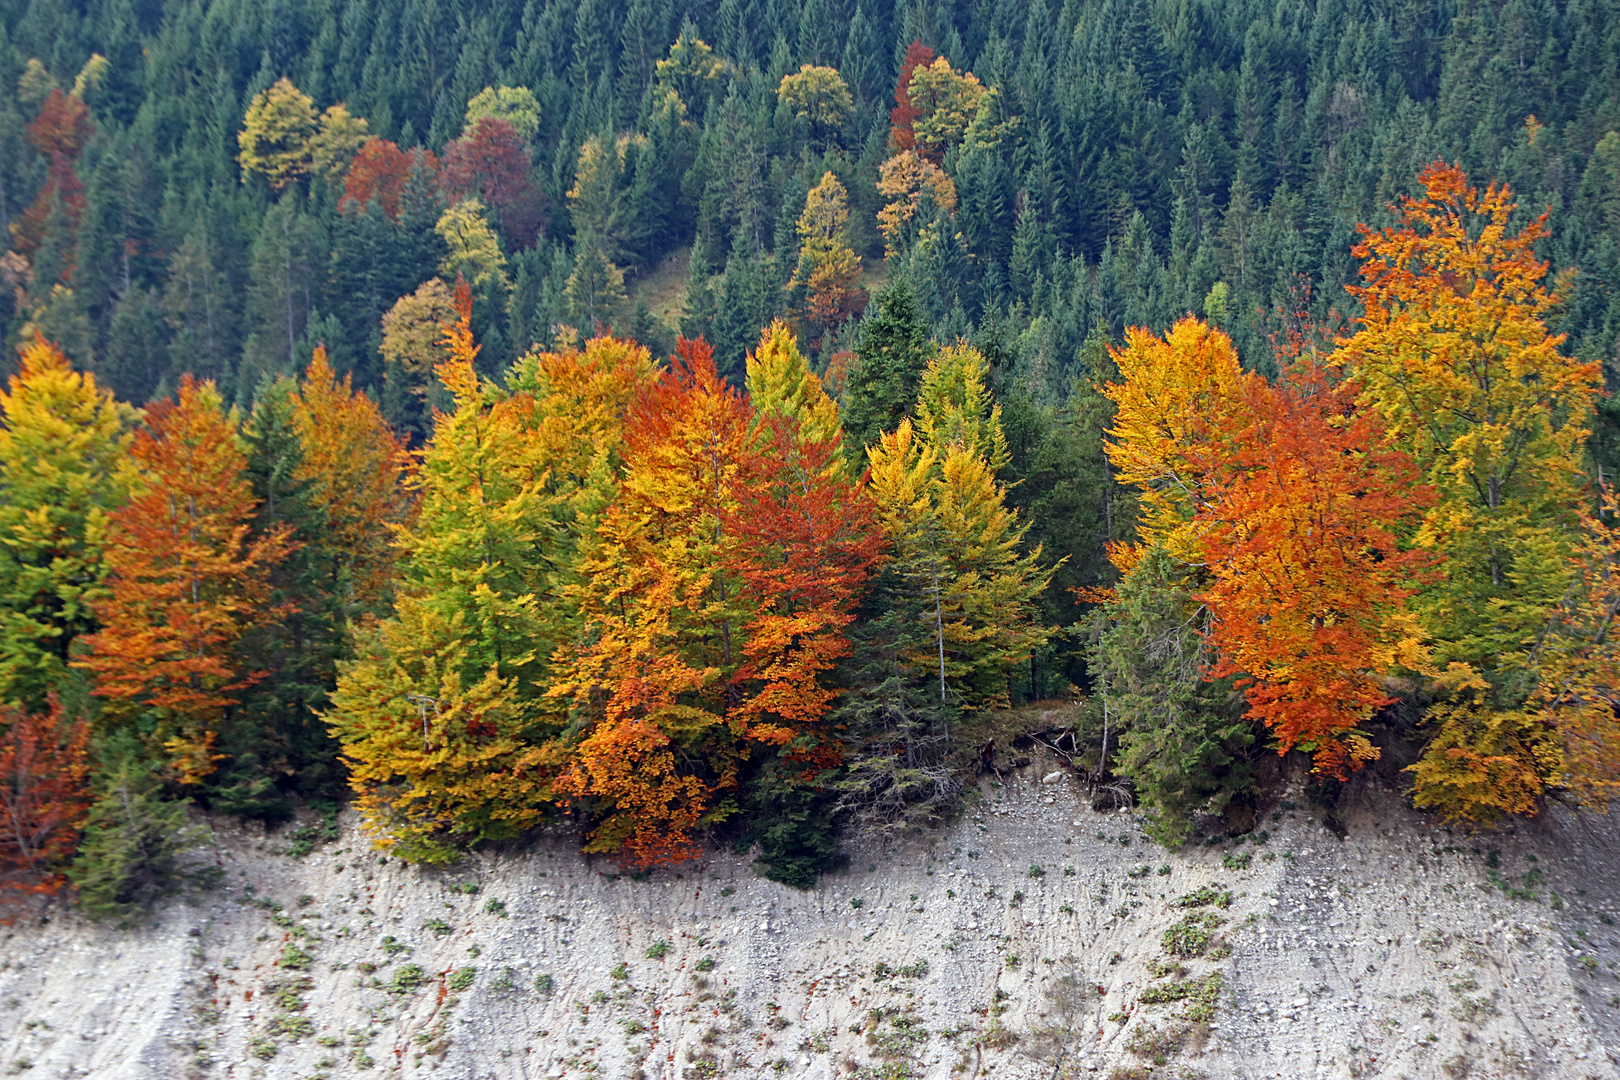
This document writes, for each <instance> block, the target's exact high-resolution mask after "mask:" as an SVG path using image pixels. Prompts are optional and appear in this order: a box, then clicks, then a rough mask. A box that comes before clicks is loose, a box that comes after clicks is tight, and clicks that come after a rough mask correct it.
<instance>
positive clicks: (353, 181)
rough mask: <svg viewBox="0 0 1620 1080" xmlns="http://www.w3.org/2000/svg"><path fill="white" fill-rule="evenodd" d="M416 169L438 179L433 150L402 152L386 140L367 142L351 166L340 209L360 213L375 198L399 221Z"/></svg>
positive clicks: (383, 208)
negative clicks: (407, 186)
mask: <svg viewBox="0 0 1620 1080" xmlns="http://www.w3.org/2000/svg"><path fill="white" fill-rule="evenodd" d="M413 167H416V168H420V169H423V170H425V171H426V172H427V173H428V174H429V175H431V176H437V175H438V172H439V160H438V158H436V157H434V156H433V152H432V151H431V150H423V149H421V148H420V147H413V148H412V149H410V150H401V149H400V148H399V147H398V146H395V145H394V144H393V143H391V142H389V141H388V140H387V139H367V140H366V142H365V144H364V145H363V146H361V147H360V149H359V151H358V152H356V154H355V155H354V160H353V161H352V162H351V163H350V165H349V171H348V173H347V174H346V175H345V177H344V180H343V198H342V200H341V201H340V202H339V204H338V208H339V209H340V210H343V211H345V212H348V211H353V210H358V209H361V208H363V207H364V206H365V205H366V203H368V202H370V201H371V200H372V199H376V200H377V202H378V203H379V204H380V205H381V206H382V211H383V214H384V215H386V216H387V218H388V220H389V221H398V220H399V201H400V199H401V198H403V197H404V194H405V185H406V184H407V183H409V181H410V178H411V170H412V168H413Z"/></svg>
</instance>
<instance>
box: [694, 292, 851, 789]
mask: <svg viewBox="0 0 1620 1080" xmlns="http://www.w3.org/2000/svg"><path fill="white" fill-rule="evenodd" d="M747 370H748V397H749V403H750V405H751V406H752V409H753V413H754V415H753V425H754V441H753V445H752V446H751V448H750V451H749V453H748V455H747V457H746V467H745V469H744V471H743V474H742V476H741V487H740V492H739V495H738V500H737V506H736V508H735V509H733V510H732V511H730V512H729V513H728V514H727V515H726V525H727V528H728V530H729V531H730V532H731V533H732V534H733V535H734V536H737V537H738V538H739V539H740V541H741V542H740V543H739V544H737V545H736V546H735V547H734V548H732V549H731V551H730V555H731V558H732V563H731V567H730V569H732V570H733V571H734V572H735V574H736V575H737V576H738V577H739V578H740V579H741V582H742V592H743V596H744V599H745V607H746V609H747V611H748V613H749V614H748V623H747V626H746V631H745V638H746V641H745V644H744V645H743V663H742V666H741V667H739V668H738V669H737V671H736V673H735V674H734V675H733V677H732V682H733V685H734V686H735V687H737V688H738V689H739V690H740V691H741V695H742V699H741V701H740V702H739V704H738V705H737V707H736V710H735V714H736V715H737V716H739V717H740V718H742V719H743V720H744V722H746V723H747V725H748V727H747V731H746V734H745V737H746V738H749V739H754V740H758V741H761V742H765V743H770V744H774V745H778V746H783V747H787V748H789V752H790V756H792V757H794V758H796V759H799V760H803V761H806V762H808V763H810V764H811V765H814V766H819V767H821V768H826V767H829V766H831V765H835V764H837V760H838V750H837V744H836V743H835V742H834V741H833V740H832V738H831V736H830V733H829V732H828V731H827V730H826V728H825V725H823V724H822V721H823V720H824V719H825V717H826V713H827V710H828V709H829V707H830V706H831V704H832V702H833V700H834V698H836V697H837V691H836V690H834V689H833V688H831V687H829V686H828V685H827V684H826V676H827V674H828V673H829V672H830V671H831V670H832V668H833V666H834V665H835V664H836V663H837V661H838V660H840V659H841V658H843V657H845V656H848V655H849V653H850V643H849V639H848V637H847V636H846V634H845V629H846V628H847V627H848V626H849V624H850V623H851V622H853V621H854V619H855V610H854V609H855V605H856V603H857V602H858V601H859V599H860V595H861V593H862V591H863V589H864V586H865V584H866V580H867V577H868V575H869V574H870V572H871V569H872V567H873V565H874V564H875V563H876V562H877V559H878V556H879V553H880V551H881V548H882V537H881V535H880V534H879V533H878V532H877V529H876V526H875V523H874V521H873V508H872V504H871V499H870V497H869V496H868V495H867V493H866V492H865V490H864V489H863V488H861V487H860V486H859V485H858V484H857V483H855V482H854V481H853V480H851V479H850V478H849V476H848V472H847V468H846V466H845V459H844V456H843V451H842V448H841V447H840V445H839V443H840V439H841V435H842V428H841V427H840V425H839V423H838V407H837V406H836V405H834V404H833V401H832V399H831V398H829V397H828V396H827V393H826V391H824V390H823V389H822V388H821V382H820V380H818V379H817V378H816V376H815V374H814V373H813V372H811V370H810V367H809V365H808V364H807V363H806V362H805V359H804V356H803V355H802V354H801V353H800V352H799V350H798V348H797V344H796V342H795V341H794V340H793V337H792V335H791V334H790V333H789V332H788V331H787V329H786V328H785V327H784V326H782V324H781V323H775V324H773V325H772V326H770V327H768V328H766V330H765V332H764V333H763V334H762V335H761V337H760V343H759V348H758V349H757V350H755V351H754V352H753V353H751V354H749V356H748V369H747ZM809 771H811V772H812V773H813V772H814V771H815V770H814V769H811V770H809Z"/></svg>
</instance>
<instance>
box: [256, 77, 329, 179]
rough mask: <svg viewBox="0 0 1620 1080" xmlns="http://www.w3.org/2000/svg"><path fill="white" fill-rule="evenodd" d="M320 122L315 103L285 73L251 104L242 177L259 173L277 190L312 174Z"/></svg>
mask: <svg viewBox="0 0 1620 1080" xmlns="http://www.w3.org/2000/svg"><path fill="white" fill-rule="evenodd" d="M317 128H318V122H317V120H316V117H315V103H314V101H312V100H311V99H310V97H309V95H308V94H306V93H304V92H303V91H302V90H300V89H298V87H296V86H294V85H293V84H292V81H291V80H289V79H288V78H287V77H286V76H285V75H283V76H282V77H281V78H279V79H277V80H276V82H275V84H274V85H273V86H271V87H269V88H268V89H266V90H261V91H260V92H259V93H258V94H256V95H255V96H254V98H253V100H252V101H251V102H250V103H249V104H248V109H247V113H246V115H244V116H243V118H242V130H241V131H240V132H239V133H238V134H237V136H236V142H237V145H238V146H239V147H240V149H241V156H240V160H241V163H242V176H243V178H244V179H246V178H247V177H248V176H251V175H254V174H257V175H259V176H262V177H264V178H265V180H266V181H267V182H268V183H269V184H270V186H271V187H272V188H273V189H275V190H276V191H281V190H282V189H284V188H286V187H287V185H289V184H292V183H294V182H296V181H298V180H301V179H303V178H304V177H305V176H307V175H309V159H310V139H311V138H312V137H313V136H314V135H315V133H316V130H317Z"/></svg>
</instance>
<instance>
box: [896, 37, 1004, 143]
mask: <svg viewBox="0 0 1620 1080" xmlns="http://www.w3.org/2000/svg"><path fill="white" fill-rule="evenodd" d="M987 93H989V91H987V90H986V89H985V88H984V85H983V84H982V83H980V82H979V79H978V76H976V75H974V74H973V72H971V71H962V72H958V71H956V70H954V69H953V68H952V67H951V62H950V61H949V60H947V59H945V58H944V57H943V56H941V57H938V58H937V59H935V60H934V61H933V62H932V63H930V64H928V65H926V66H923V65H918V66H917V67H916V68H915V69H914V70H913V71H912V73H911V81H910V82H909V83H908V84H907V85H906V96H907V97H908V98H909V99H910V101H911V106H912V108H913V109H914V110H915V112H916V115H915V117H914V118H913V119H912V121H911V129H912V135H913V140H914V142H915V144H916V150H917V153H918V154H919V155H921V156H922V157H924V158H927V159H928V160H929V161H931V162H933V163H934V164H936V165H937V164H939V163H940V162H941V161H942V160H943V159H944V157H945V151H946V150H948V149H950V148H951V147H953V146H956V145H958V144H959V143H961V141H962V138H963V136H964V135H965V134H966V133H967V129H968V125H969V124H971V123H972V122H973V120H974V118H975V117H977V116H978V113H979V107H980V106H981V105H982V104H983V103H984V98H985V95H986V94H987Z"/></svg>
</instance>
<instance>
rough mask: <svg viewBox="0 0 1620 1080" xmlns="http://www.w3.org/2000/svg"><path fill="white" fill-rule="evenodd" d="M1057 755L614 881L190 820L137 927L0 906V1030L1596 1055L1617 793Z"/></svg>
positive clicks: (1281, 1064) (136, 1049)
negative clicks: (197, 834)
mask: <svg viewBox="0 0 1620 1080" xmlns="http://www.w3.org/2000/svg"><path fill="white" fill-rule="evenodd" d="M1054 773H1055V770H1053V769H1052V768H1051V767H1050V765H1049V764H1047V763H1042V762H1039V761H1037V762H1036V763H1035V764H1034V765H1032V766H1031V767H1030V768H1028V769H1026V770H1024V771H1023V772H1022V773H1021V774H1019V773H1014V774H1009V775H1008V776H1007V777H1006V778H1005V781H1004V783H1003V784H1002V785H1001V786H997V785H995V784H992V783H989V782H986V783H985V784H983V785H982V787H981V789H980V790H981V794H982V796H983V799H982V801H981V802H979V803H978V804H977V805H976V807H975V808H974V810H973V811H972V812H971V813H970V815H969V816H968V817H967V818H966V819H964V820H963V821H961V822H960V823H958V824H957V825H956V826H954V827H953V828H952V829H950V830H949V831H948V832H946V833H945V834H944V835H942V836H941V837H939V838H938V840H937V842H935V843H934V844H933V845H932V846H927V847H923V846H917V847H908V848H894V849H889V850H883V851H877V850H872V851H861V852H857V854H856V855H855V857H854V861H853V864H852V865H851V866H850V867H849V868H848V870H847V871H846V872H843V873H840V874H837V875H833V876H829V877H826V878H824V879H823V880H822V882H821V884H820V886H819V887H818V888H816V889H815V890H813V891H809V892H800V891H795V890H792V889H788V888H785V887H782V886H780V885H776V884H774V883H771V882H768V881H765V880H762V879H760V878H757V877H756V876H754V874H753V873H751V871H750V870H749V868H748V865H747V860H746V859H744V858H740V857H736V856H733V855H731V854H729V853H726V854H715V855H713V856H712V857H711V858H710V859H709V860H708V861H707V862H705V863H704V864H702V865H701V866H694V867H689V868H688V869H687V870H685V871H684V872H682V873H659V874H655V875H653V876H652V877H651V878H649V879H646V880H634V879H631V878H628V877H623V876H619V875H616V874H615V873H613V869H614V868H613V867H612V866H610V865H606V864H602V863H594V864H593V863H591V862H589V861H587V860H585V859H583V858H581V857H580V856H578V855H577V854H576V853H575V852H574V849H573V846H572V845H571V843H570V841H569V838H566V837H563V836H556V837H553V838H551V839H549V840H548V841H547V842H544V843H541V844H538V845H536V846H535V847H534V848H533V849H532V850H529V851H526V852H523V853H506V854H499V855H495V854H491V855H485V856H482V857H479V858H477V859H474V860H469V861H468V862H467V863H465V864H463V865H461V866H459V867H456V868H453V869H452V870H450V871H446V872H442V873H440V872H434V871H425V870H422V869H419V868H416V867H410V866H405V865H402V864H401V863H399V862H398V861H397V860H394V859H388V858H385V857H381V856H379V855H378V854H376V853H374V852H372V851H370V850H369V847H368V845H367V843H366V841H365V839H364V838H363V837H361V836H359V835H357V834H356V833H355V832H354V831H353V829H352V827H350V825H349V824H348V823H347V822H345V825H344V828H343V832H342V836H341V838H340V839H339V840H337V841H335V842H332V843H328V844H326V845H324V846H323V847H320V848H318V849H317V850H315V851H314V852H313V853H311V854H309V855H308V856H306V857H305V858H303V859H302V860H295V859H293V858H292V857H290V856H287V855H285V854H282V853H281V852H280V849H281V848H283V847H284V845H285V844H286V838H285V836H281V835H272V836H269V837H266V836H263V835H257V834H252V833H248V832H243V831H238V830H234V829H230V828H227V827H224V826H216V828H218V832H217V844H218V846H217V848H215V849H214V854H215V855H216V856H217V859H218V862H219V865H220V866H221V867H222V868H223V869H224V871H225V876H224V878H223V882H222V884H221V885H220V886H219V887H218V888H217V889H214V890H212V891H210V892H207V893H203V894H200V895H198V896H196V897H194V898H193V899H191V900H189V901H186V902H176V903H174V904H172V905H171V906H169V907H167V908H166V909H165V910H164V911H162V913H161V914H160V916H159V918H158V920H157V922H156V923H155V925H152V926H150V927H148V928H144V929H139V930H133V931H117V930H111V929H107V928H103V927H98V926H94V925H90V924H87V923H85V922H84V921H83V920H82V919H81V918H80V917H79V916H77V915H76V914H75V913H73V912H71V911H69V910H66V909H63V908H54V909H51V910H50V911H49V913H48V914H47V916H46V917H44V918H38V917H35V918H31V919H29V920H27V921H25V922H19V924H18V925H16V926H15V927H13V928H12V929H11V930H10V931H9V932H8V933H6V935H5V937H4V940H3V944H0V957H3V961H0V1062H3V1063H4V1066H5V1067H8V1068H9V1069H10V1070H11V1071H12V1072H13V1073H18V1074H25V1075H27V1076H30V1077H67V1076H94V1077H104V1078H131V1080H133V1078H159V1077H162V1078H169V1077H181V1076H193V1077H220V1078H223V1077H232V1078H246V1077H264V1078H272V1077H275V1078H280V1077H288V1078H291V1077H300V1078H309V1077H320V1076H325V1077H339V1076H343V1077H350V1076H360V1077H364V1076H402V1077H426V1076H434V1077H443V1078H447V1080H448V1078H462V1077H465V1078H485V1077H501V1078H506V1077H514V1078H516V1077H585V1076H597V1077H603V1078H610V1077H611V1078H631V1077H644V1078H667V1077H676V1076H685V1077H706V1076H728V1077H772V1076H778V1075H781V1076H802V1077H810V1078H831V1077H845V1076H859V1077H870V1078H879V1077H884V1078H897V1077H911V1076H914V1077H930V1078H933V1077H939V1078H944V1077H952V1076H967V1077H974V1076H993V1077H997V1078H1002V1080H1005V1078H1012V1077H1029V1078H1032V1080H1033V1078H1036V1077H1041V1078H1047V1077H1056V1076H1090V1075H1099V1076H1115V1077H1127V1076H1146V1075H1148V1074H1149V1073H1148V1069H1147V1066H1149V1065H1152V1064H1154V1060H1155V1057H1157V1058H1158V1059H1159V1060H1160V1061H1161V1062H1162V1064H1160V1065H1159V1066H1158V1067H1156V1068H1154V1069H1152V1070H1151V1073H1152V1075H1153V1076H1155V1077H1160V1076H1166V1075H1169V1076H1199V1075H1203V1076H1209V1077H1261V1076H1267V1077H1270V1076H1281V1077H1290V1078H1311V1077H1331V1078H1338V1077H1412V1078H1419V1077H1441V1076H1449V1077H1462V1076H1489V1077H1536V1078H1547V1080H1551V1078H1560V1077H1569V1078H1581V1080H1585V1078H1588V1077H1605V1078H1607V1077H1616V1076H1620V1069H1617V1068H1616V1066H1615V1061H1616V1058H1615V1057H1614V1056H1613V1054H1614V1052H1615V1051H1617V1050H1620V1038H1617V1033H1620V1027H1617V1023H1616V1019H1617V1017H1620V997H1617V996H1616V995H1617V994H1620V981H1617V978H1616V972H1615V970H1614V967H1615V964H1616V962H1617V959H1620V940H1617V939H1620V927H1617V926H1616V925H1615V918H1616V915H1617V912H1620V882H1617V881H1616V872H1615V869H1614V866H1615V862H1616V856H1617V855H1620V836H1617V834H1616V831H1615V829H1614V827H1613V825H1612V823H1611V822H1609V821H1608V820H1606V819H1580V820H1571V819H1568V818H1563V817H1553V818H1550V819H1548V820H1547V821H1545V822H1544V823H1542V824H1541V825H1540V826H1539V827H1537V826H1525V827H1520V828H1519V829H1517V830H1516V831H1515V832H1512V833H1509V834H1503V835H1491V836H1477V837H1465V836H1463V835H1461V834H1457V833H1451V832H1448V831H1446V830H1444V829H1435V828H1433V827H1430V826H1429V825H1427V824H1426V823H1424V822H1423V821H1421V820H1420V819H1417V818H1416V817H1414V816H1412V815H1409V814H1404V813H1386V812H1380V813H1377V814H1370V813H1351V814H1350V815H1349V820H1348V821H1347V822H1346V823H1345V829H1346V832H1345V835H1344V836H1343V837H1342V838H1341V837H1340V836H1338V835H1336V834H1335V833H1333V832H1330V831H1328V830H1327V829H1326V828H1324V827H1323V825H1322V824H1321V823H1320V822H1319V820H1318V819H1317V818H1314V817H1313V816H1312V815H1311V814H1310V813H1309V812H1307V810H1306V809H1304V808H1303V807H1301V808H1298V809H1279V811H1278V812H1277V814H1276V815H1274V816H1272V817H1268V818H1266V819H1264V820H1263V822H1262V824H1263V827H1264V828H1265V830H1266V834H1267V835H1265V836H1264V837H1262V836H1261V834H1260V833H1256V834H1255V835H1254V836H1253V837H1251V838H1250V839H1249V840H1248V842H1246V843H1241V844H1229V845H1226V846H1224V847H1215V846H1209V847H1203V848H1198V849H1190V850H1187V851H1184V852H1179V853H1174V854H1171V853H1166V852H1164V851H1163V850H1162V849H1159V848H1157V847H1155V846H1153V845H1151V844H1150V843H1148V842H1147V841H1146V840H1145V839H1144V838H1143V837H1142V836H1141V834H1140V832H1139V830H1138V829H1137V827H1136V825H1135V823H1134V822H1133V820H1132V818H1131V816H1130V815H1129V814H1128V813H1119V812H1110V813H1098V812H1094V811H1092V810H1091V809H1089V808H1087V806H1086V804H1085V802H1084V800H1083V798H1082V796H1083V794H1084V792H1083V790H1082V789H1080V788H1079V786H1078V785H1077V784H1076V782H1075V781H1074V780H1073V778H1071V777H1070V776H1068V775H1067V774H1062V773H1057V774H1056V775H1054ZM1381 801H1383V800H1381ZM1294 802H1299V803H1301V804H1302V803H1303V798H1302V797H1301V796H1300V795H1298V794H1295V795H1294V796H1293V800H1292V801H1285V802H1284V803H1283V804H1282V806H1283V807H1284V808H1287V807H1290V806H1293V805H1294ZM1260 841H1263V842H1260ZM1228 893H1229V894H1230V899H1229V900H1228V898H1227V895H1226V894H1228ZM1189 898H1190V899H1189ZM1178 900H1179V901H1180V904H1179V905H1178ZM1200 901H1202V903H1201V902H1200ZM1223 904H1226V905H1229V906H1222V905H1223ZM1168 931H1173V933H1169V934H1167V932H1168ZM1176 951H1179V952H1180V953H1183V954H1188V955H1183V956H1179V957H1178V956H1174V955H1172V952H1176ZM1189 1014H1190V1017H1191V1018H1190V1019H1189V1020H1178V1019H1177V1018H1178V1017H1180V1016H1186V1015H1189ZM1205 1015H1207V1017H1208V1021H1207V1024H1206V1023H1203V1022H1200V1018H1201V1017H1202V1016H1205Z"/></svg>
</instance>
